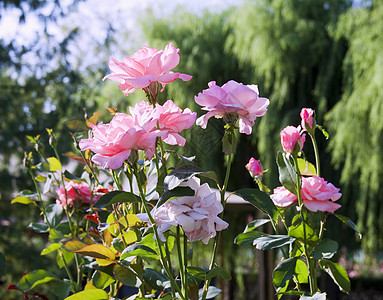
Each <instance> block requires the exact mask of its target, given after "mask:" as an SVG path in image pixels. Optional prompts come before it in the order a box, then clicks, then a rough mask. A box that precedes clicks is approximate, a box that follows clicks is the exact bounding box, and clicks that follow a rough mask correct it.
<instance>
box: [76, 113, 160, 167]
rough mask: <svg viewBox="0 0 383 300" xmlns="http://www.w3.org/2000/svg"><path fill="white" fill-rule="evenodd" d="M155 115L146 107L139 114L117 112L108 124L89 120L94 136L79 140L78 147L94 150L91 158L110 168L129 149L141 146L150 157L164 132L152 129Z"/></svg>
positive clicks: (116, 165)
mask: <svg viewBox="0 0 383 300" xmlns="http://www.w3.org/2000/svg"><path fill="white" fill-rule="evenodd" d="M157 119H158V117H156V116H155V114H154V112H148V111H144V112H143V113H142V114H140V115H138V114H137V115H127V114H123V113H117V114H115V115H114V117H113V119H112V120H111V121H110V123H108V124H98V125H97V126H96V125H93V124H90V125H91V127H92V129H93V136H92V137H91V138H89V139H83V140H81V141H80V143H79V146H80V149H81V150H85V149H90V150H91V151H93V152H94V153H95V155H93V157H92V161H93V162H94V163H96V164H98V165H100V166H101V167H103V168H109V169H118V168H120V167H121V166H122V164H123V163H124V161H125V160H126V159H127V158H128V157H129V155H130V152H131V151H132V150H144V151H146V156H147V157H148V158H149V159H150V158H151V157H152V156H153V155H154V151H155V142H156V138H157V136H162V135H164V134H166V132H160V131H159V130H153V128H155V124H156V123H157Z"/></svg>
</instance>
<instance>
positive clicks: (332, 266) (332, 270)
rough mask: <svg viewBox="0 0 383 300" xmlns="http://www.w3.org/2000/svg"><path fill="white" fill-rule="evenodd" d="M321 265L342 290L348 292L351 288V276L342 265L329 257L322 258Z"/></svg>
mask: <svg viewBox="0 0 383 300" xmlns="http://www.w3.org/2000/svg"><path fill="white" fill-rule="evenodd" d="M319 265H320V267H321V268H322V270H323V271H325V272H326V273H327V274H329V275H330V277H331V278H332V279H333V280H334V282H335V283H336V284H337V285H338V287H339V289H340V290H341V291H342V292H345V293H348V292H349V291H350V290H351V283H350V278H348V275H347V272H346V270H345V269H344V268H343V267H342V266H341V265H338V264H336V263H334V262H333V261H331V260H327V259H322V260H320V261H319Z"/></svg>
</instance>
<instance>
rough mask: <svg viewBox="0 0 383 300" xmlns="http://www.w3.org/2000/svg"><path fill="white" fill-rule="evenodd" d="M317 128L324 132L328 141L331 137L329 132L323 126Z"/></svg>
mask: <svg viewBox="0 0 383 300" xmlns="http://www.w3.org/2000/svg"><path fill="white" fill-rule="evenodd" d="M317 128H318V129H319V130H320V131H322V133H323V135H324V137H325V138H326V140H328V138H329V137H330V135H329V134H328V132H327V130H326V129H325V128H324V127H323V126H321V125H317Z"/></svg>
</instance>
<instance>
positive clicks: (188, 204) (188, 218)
mask: <svg viewBox="0 0 383 300" xmlns="http://www.w3.org/2000/svg"><path fill="white" fill-rule="evenodd" d="M182 185H183V186H189V187H190V188H192V189H193V190H194V191H195V195H194V196H185V197H180V198H176V199H172V200H170V201H168V202H166V203H165V204H164V205H162V206H160V207H159V208H158V209H157V210H154V211H152V215H153V218H154V220H155V222H156V225H157V226H158V231H159V233H160V237H162V238H163V233H164V232H165V231H167V230H169V229H170V227H172V226H177V225H180V226H181V227H182V229H183V231H184V232H185V234H186V236H187V237H188V239H189V241H190V242H194V241H200V240H201V241H202V242H203V243H204V244H207V243H208V242H209V240H210V239H211V238H212V237H215V236H216V232H217V231H221V230H224V229H226V228H227V227H228V226H229V224H228V223H226V222H225V221H223V220H222V219H220V218H219V217H218V214H219V213H221V212H222V210H223V206H222V204H221V201H220V200H219V197H218V194H217V193H216V192H213V191H211V190H210V187H209V186H208V184H207V183H205V184H203V185H200V181H199V179H198V178H196V177H193V178H192V179H190V180H188V181H187V182H186V183H184V184H182ZM139 218H140V219H141V220H142V221H147V219H148V218H147V216H144V215H143V214H141V215H140V216H139Z"/></svg>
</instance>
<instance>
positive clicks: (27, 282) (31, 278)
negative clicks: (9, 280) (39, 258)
mask: <svg viewBox="0 0 383 300" xmlns="http://www.w3.org/2000/svg"><path fill="white" fill-rule="evenodd" d="M52 280H59V279H58V277H57V276H56V275H54V274H52V273H49V272H47V271H45V270H42V269H40V270H35V271H32V272H30V273H27V274H25V275H24V276H23V277H22V278H21V279H20V281H19V283H18V284H17V287H18V288H19V289H20V290H22V291H26V290H31V289H33V288H34V287H36V286H38V285H40V284H43V283H46V282H49V281H52Z"/></svg>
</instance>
